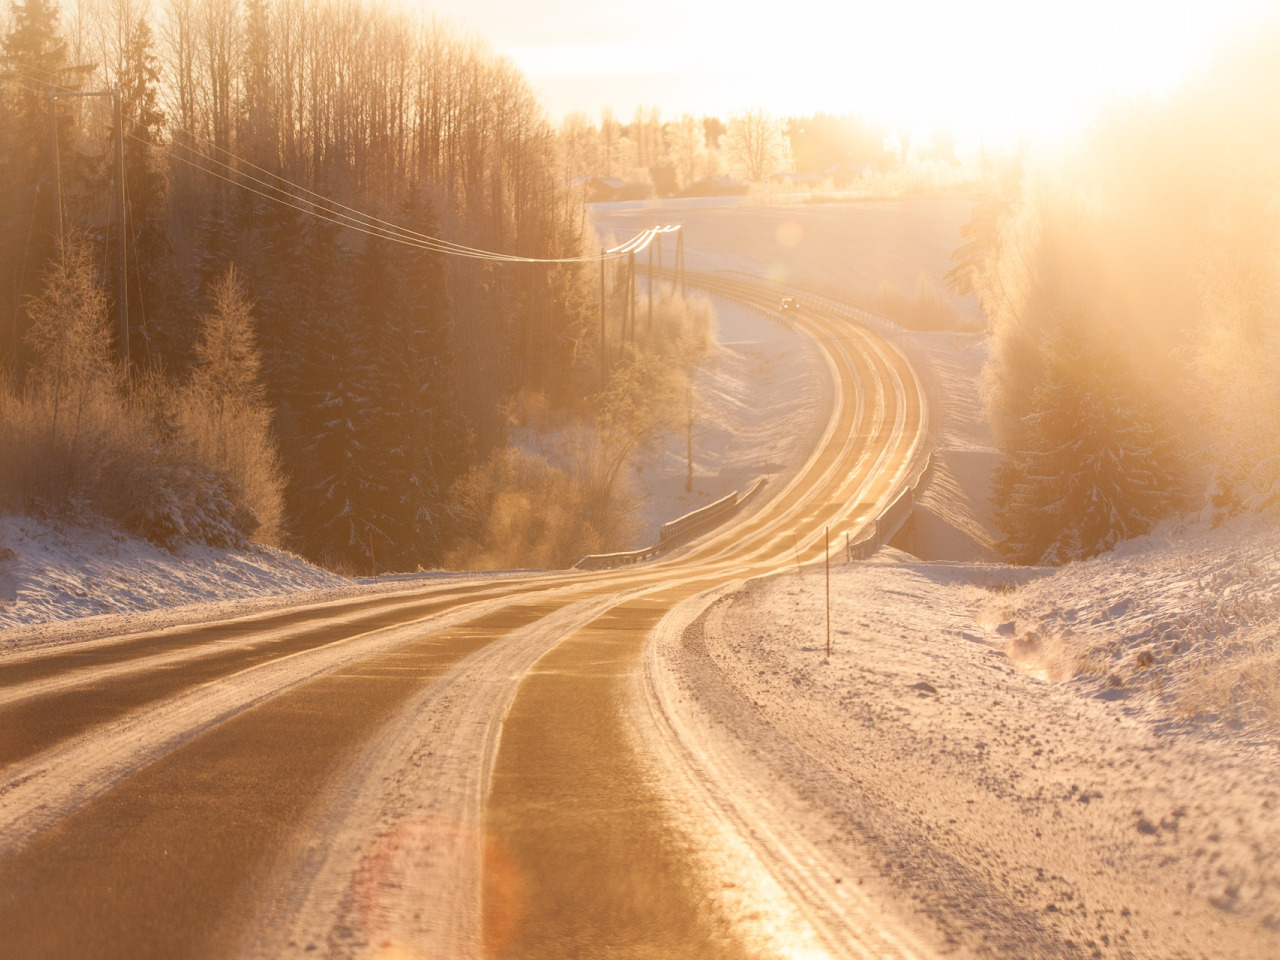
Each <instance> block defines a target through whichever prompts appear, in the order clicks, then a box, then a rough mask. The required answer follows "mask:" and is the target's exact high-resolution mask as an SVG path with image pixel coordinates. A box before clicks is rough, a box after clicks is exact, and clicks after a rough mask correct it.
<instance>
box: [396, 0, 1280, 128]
mask: <svg viewBox="0 0 1280 960" xmlns="http://www.w3.org/2000/svg"><path fill="white" fill-rule="evenodd" d="M407 2H409V3H416V4H417V5H419V6H420V7H421V8H422V9H425V10H428V11H434V12H438V13H441V14H444V15H446V16H448V17H451V18H453V19H455V20H456V21H457V22H458V23H460V24H461V25H463V26H466V27H470V28H472V29H474V30H476V31H477V32H479V33H480V34H481V35H483V36H484V37H485V38H486V39H488V40H489V42H490V43H492V44H493V45H494V46H495V47H496V48H497V49H498V50H499V51H500V52H502V53H505V54H507V55H509V56H511V57H512V58H513V59H514V60H515V61H516V63H517V64H518V65H519V66H520V67H521V68H522V69H523V70H524V72H525V74H526V75H527V76H528V77H529V79H530V81H531V82H532V84H533V85H534V87H535V88H536V89H537V90H538V92H539V93H540V94H541V96H542V99H543V102H544V104H545V105H546V107H547V109H548V111H549V112H550V113H551V115H552V116H553V117H554V118H557V119H558V118H559V117H560V116H562V115H563V114H564V113H566V112H568V111H571V110H586V111H588V112H589V113H592V114H598V113H599V110H600V108H601V107H604V106H610V107H612V108H613V109H614V110H615V112H617V113H618V114H620V115H621V116H622V117H624V118H629V117H630V116H631V114H632V112H633V111H634V109H635V107H636V106H637V105H640V104H644V105H658V106H660V107H661V108H662V111H663V114H664V116H671V115H673V114H678V113H680V112H683V111H686V110H688V111H692V112H695V113H717V114H721V115H724V114H727V113H730V112H732V111H733V110H735V109H739V108H741V107H744V106H750V105H762V106H766V107H768V108H770V109H772V110H775V111H777V112H779V113H798V112H809V111H815V110H828V111H835V112H845V111H850V110H852V111H857V112H863V113H869V114H872V115H874V116H878V117H883V118H886V119H889V120H891V121H893V122H895V123H899V124H901V125H902V126H904V127H910V126H916V125H950V126H952V127H953V128H954V127H961V128H963V129H964V132H967V133H977V132H979V129H980V130H981V132H983V133H984V134H985V135H986V136H988V137H991V138H1006V137H1009V136H1010V135H1011V134H1014V133H1015V132H1018V131H1029V132H1032V133H1041V132H1054V131H1058V130H1061V129H1063V128H1064V127H1065V126H1067V125H1069V124H1072V123H1074V122H1075V121H1076V120H1078V119H1079V117H1080V116H1081V115H1082V114H1083V113H1085V112H1086V111H1087V110H1088V109H1089V108H1090V107H1091V106H1092V105H1093V104H1095V103H1096V102H1098V101H1099V100H1100V99H1105V98H1109V97H1111V96H1113V95H1115V94H1119V95H1122V96H1123V95H1130V94H1134V93H1142V92H1146V91H1154V92H1160V91H1162V90H1164V89H1166V88H1167V87H1168V86H1169V85H1170V84H1171V83H1173V82H1175V81H1176V80H1177V79H1178V78H1180V77H1181V76H1184V75H1185V74H1186V73H1187V72H1188V71H1189V70H1194V69H1196V68H1198V67H1199V66H1201V65H1203V63H1204V62H1205V61H1206V60H1207V59H1208V57H1209V56H1210V54H1211V51H1212V50H1213V48H1214V47H1215V46H1217V45H1218V44H1219V43H1221V42H1222V41H1223V40H1224V39H1226V38H1229V37H1236V36H1239V35H1240V34H1241V33H1243V32H1245V31H1247V29H1248V28H1249V26H1250V25H1251V24H1257V23H1259V22H1261V21H1262V20H1263V19H1264V18H1265V17H1266V16H1267V15H1269V14H1274V13H1275V12H1276V11H1277V10H1280V3H1277V0H1196V2H1188V0H1072V2H1063V3H1053V4H1047V3H1041V2H1037V0H1013V2H1011V0H970V2H967V3H964V2H959V0H881V2H878V3H857V2H844V3H832V2H821V0H783V2H775V3H770V4H767V5H766V4H759V3H735V2H730V0H641V2H633V3H622V2H618V0H407Z"/></svg>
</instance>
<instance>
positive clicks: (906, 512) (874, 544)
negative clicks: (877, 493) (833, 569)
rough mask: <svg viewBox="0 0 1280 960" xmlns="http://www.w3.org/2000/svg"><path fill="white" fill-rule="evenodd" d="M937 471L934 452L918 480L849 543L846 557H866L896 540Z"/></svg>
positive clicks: (852, 558)
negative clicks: (925, 486)
mask: <svg viewBox="0 0 1280 960" xmlns="http://www.w3.org/2000/svg"><path fill="white" fill-rule="evenodd" d="M932 474H933V453H932V452H930V454H929V456H928V458H927V459H926V460H925V462H924V467H923V468H922V469H921V470H920V472H919V473H918V474H917V475H916V479H915V482H914V483H912V484H911V486H909V487H907V488H906V489H905V490H903V491H902V492H901V493H900V494H898V495H897V497H895V498H894V500H893V502H892V503H891V504H889V506H887V507H885V509H884V510H883V511H882V512H881V513H880V516H878V517H876V520H875V523H873V524H872V525H871V527H870V529H868V530H867V532H866V533H864V534H863V535H862V536H861V537H859V538H858V539H857V540H854V541H852V542H851V543H846V544H845V557H844V558H845V560H846V561H853V560H865V559H867V558H868V557H869V556H871V555H872V554H873V553H875V552H876V551H877V550H879V549H880V548H881V547H882V546H884V545H885V544H886V543H888V542H889V541H890V540H892V539H893V537H894V535H895V534H896V533H897V532H898V531H899V530H901V529H902V527H903V525H904V524H905V523H906V522H907V521H908V520H910V519H911V511H912V510H914V509H915V505H916V500H917V499H919V497H920V491H921V490H922V489H923V487H924V485H925V484H926V483H928V482H929V477H930V476H932Z"/></svg>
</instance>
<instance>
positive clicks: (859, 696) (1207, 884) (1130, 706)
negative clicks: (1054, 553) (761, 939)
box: [660, 527, 1280, 958]
mask: <svg viewBox="0 0 1280 960" xmlns="http://www.w3.org/2000/svg"><path fill="white" fill-rule="evenodd" d="M1276 534H1277V531H1276V530H1275V529H1274V528H1263V527H1249V528H1226V529H1222V530H1216V531H1209V530H1203V529H1196V530H1192V531H1189V532H1185V533H1183V534H1180V535H1178V536H1167V535H1166V536H1159V537H1152V538H1149V539H1148V540H1147V541H1144V542H1143V543H1141V544H1131V545H1130V546H1129V548H1128V550H1127V551H1126V552H1125V553H1123V554H1111V555H1107V556H1104V557H1101V558H1098V559H1096V560H1093V561H1090V562H1088V563H1081V564H1075V565H1072V566H1070V567H1066V568H1063V569H1060V570H1056V571H1050V570H1044V569H1039V570H1028V569H1019V568H1011V567H1000V566H994V565H991V566H988V565H961V564H947V563H922V562H918V561H916V560H915V559H914V558H911V557H909V556H907V555H905V554H902V553H900V552H898V551H894V550H886V551H882V552H881V554H880V555H879V556H878V557H877V558H875V559H873V560H871V561H869V562H866V563H861V564H849V565H845V564H840V565H837V566H836V567H835V568H833V571H832V606H831V636H832V653H831V657H830V659H827V657H826V654H825V645H826V632H825V624H824V583H823V574H822V571H821V569H807V570H805V571H803V572H802V573H797V572H795V571H792V572H789V573H786V574H783V575H780V576H776V577H772V578H766V579H763V580H758V581H754V582H752V583H751V584H749V585H748V586H747V587H746V588H745V589H743V590H742V591H740V592H738V593H736V594H733V595H730V596H728V597H726V598H724V599H722V600H721V601H720V602H718V603H717V604H716V605H715V606H713V607H712V608H711V609H710V610H709V611H708V613H707V614H706V616H705V617H704V618H703V619H702V620H701V621H699V623H697V624H696V625H695V626H696V629H690V630H687V631H685V632H684V634H683V635H682V636H681V637H680V638H679V640H678V642H677V641H672V642H670V643H669V644H668V649H666V650H664V651H662V657H661V661H662V662H663V663H665V664H666V665H665V667H664V668H663V670H662V671H661V674H660V676H661V678H662V679H661V682H663V683H665V684H666V685H667V686H668V688H669V690H670V693H669V694H668V696H667V697H666V700H667V702H668V704H671V705H674V706H673V709H675V710H676V711H677V712H681V713H685V714H687V718H686V719H687V721H688V722H687V723H686V728H693V729H699V730H702V731H704V732H705V734H704V735H705V736H706V737H707V738H708V740H707V744H706V745H705V748H706V749H707V750H708V751H709V752H711V753H713V754H714V753H717V752H718V753H725V752H730V753H732V752H734V751H737V753H738V761H737V763H738V769H739V771H740V773H741V775H742V776H744V777H750V778H751V779H752V780H753V781H754V782H764V781H761V780H760V779H759V778H761V777H765V778H768V780H769V781H773V782H780V783H785V784H788V785H789V786H788V787H786V788H784V789H783V793H784V794H787V795H791V794H794V802H793V803H792V804H791V805H790V809H792V810H793V812H794V811H796V810H798V811H800V816H801V817H802V818H803V828H804V832H805V833H807V834H808V835H809V836H810V837H811V838H812V840H813V842H814V843H815V844H817V845H819V846H821V847H822V848H823V849H824V850H825V852H826V854H827V855H828V856H829V858H830V860H831V862H832V864H836V865H840V866H839V870H840V872H841V873H843V875H844V876H845V877H855V878H857V881H856V882H858V883H860V884H869V885H871V887H872V888H873V889H878V890H879V892H880V894H881V895H882V896H884V897H885V898H886V899H887V900H889V901H897V902H899V903H901V904H905V905H906V909H905V912H907V913H908V914H909V915H910V914H911V913H914V918H912V919H914V921H915V925H916V926H918V927H921V928H923V929H925V930H932V932H933V934H934V937H935V939H936V942H937V944H938V946H939V947H945V948H948V949H954V950H956V951H957V952H958V953H959V954H960V955H965V956H990V955H1000V956H1006V957H1029V956H1104V957H1129V956H1141V957H1184V956H1186V957H1190V956H1208V957H1237V958H1241V957H1257V958H1263V957H1274V956H1280V743H1278V737H1277V734H1278V733H1280V716H1277V711H1276V701H1275V689H1276V688H1275V685H1276V680H1277V675H1278V674H1277V669H1276V658H1275V647H1274V638H1275V635H1276V631H1277V629H1278V628H1280V616H1278V615H1277V610H1276V605H1275V603H1274V602H1272V601H1271V600H1270V599H1269V598H1270V597H1272V596H1273V595H1274V594H1273V591H1274V589H1275V585H1276V582H1277V580H1278V579H1280V557H1277V555H1276V552H1275V549H1274V542H1275V537H1276ZM1228 583H1229V584H1231V586H1232V592H1231V593H1230V594H1228V595H1225V596H1224V594H1223V592H1222V590H1221V585H1223V584H1228ZM1233 597H1234V598H1235V599H1233ZM1248 598H1255V599H1253V600H1250V599H1248ZM1257 598H1268V599H1265V600H1263V599H1257ZM1263 649H1269V650H1270V654H1269V657H1270V659H1269V661H1265V662H1260V660H1259V657H1260V656H1261V653H1260V651H1262V650H1263ZM1268 670H1269V674H1267V671H1268ZM1262 675H1269V677H1270V684H1271V691H1272V698H1271V700H1270V702H1269V703H1257V704H1255V706H1254V707H1253V708H1252V709H1250V710H1247V711H1242V712H1239V713H1236V714H1234V715H1233V714H1229V713H1224V712H1223V711H1222V710H1221V703H1222V702H1223V701H1222V699H1221V693H1222V691H1223V690H1225V689H1227V688H1228V687H1230V686H1231V684H1232V682H1233V681H1234V682H1235V683H1236V687H1235V693H1236V695H1237V697H1238V696H1239V695H1240V694H1241V693H1242V692H1243V690H1244V686H1243V685H1247V683H1248V678H1249V677H1258V676H1262ZM1054 676H1060V677H1064V678H1065V679H1061V680H1055V679H1051V677H1054ZM1215 696H1218V697H1219V699H1217V700H1215V699H1214V698H1215ZM784 805H785V804H784ZM837 875H839V874H837Z"/></svg>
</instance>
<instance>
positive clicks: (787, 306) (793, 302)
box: [782, 297, 800, 313]
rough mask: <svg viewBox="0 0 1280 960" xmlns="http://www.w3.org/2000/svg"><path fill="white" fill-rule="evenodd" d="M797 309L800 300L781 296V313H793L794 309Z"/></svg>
mask: <svg viewBox="0 0 1280 960" xmlns="http://www.w3.org/2000/svg"><path fill="white" fill-rule="evenodd" d="M799 309H800V301H799V300H797V299H796V298H795V297H783V298H782V312H783V313H794V312H795V311H796V310H799Z"/></svg>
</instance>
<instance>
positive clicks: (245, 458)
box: [181, 267, 284, 543]
mask: <svg viewBox="0 0 1280 960" xmlns="http://www.w3.org/2000/svg"><path fill="white" fill-rule="evenodd" d="M209 299H210V304H211V306H210V309H209V311H208V312H207V313H205V314H204V316H203V317H202V318H201V321H200V335H199V339H198V341H197V343H196V347H195V364H194V368H193V370H192V374H191V383H190V387H189V390H188V392H187V394H186V396H185V398H184V401H185V402H184V403H183V404H182V410H181V419H182V424H183V428H184V430H185V433H186V436H187V437H188V439H189V440H190V441H191V442H192V443H193V444H194V446H195V449H196V451H197V453H198V455H199V457H200V459H201V460H202V461H203V462H204V463H206V464H207V465H208V466H209V467H210V468H211V469H212V470H214V471H215V472H216V473H217V474H219V475H220V476H223V477H226V478H227V479H228V480H229V481H231V483H232V484H233V485H234V487H233V490H232V496H233V498H234V499H237V500H242V502H243V503H244V505H245V506H246V507H247V508H248V509H249V510H250V511H252V514H253V516H254V518H255V521H256V524H257V527H258V539H260V540H262V541H264V542H267V543H271V542H274V541H276V539H277V538H278V536H279V532H280V525H281V521H282V516H283V509H284V508H283V487H284V481H283V478H282V476H281V470H280V464H279V456H278V454H277V452H276V445H275V440H274V439H273V437H272V436H271V417H270V412H269V410H268V408H267V406H266V403H265V391H264V389H263V385H262V378H261V366H262V358H261V353H260V351H259V348H258V344H257V340H256V338H255V336H254V332H253V315H252V305H251V304H250V302H249V299H248V297H247V296H246V295H245V292H244V289H243V287H242V285H241V283H240V280H239V278H238V277H237V275H236V272H235V269H234V268H231V267H228V268H227V270H226V272H225V273H224V274H223V275H222V276H221V277H220V278H219V279H218V280H217V281H216V282H215V283H214V285H213V289H212V290H211V291H210V294H209Z"/></svg>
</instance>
